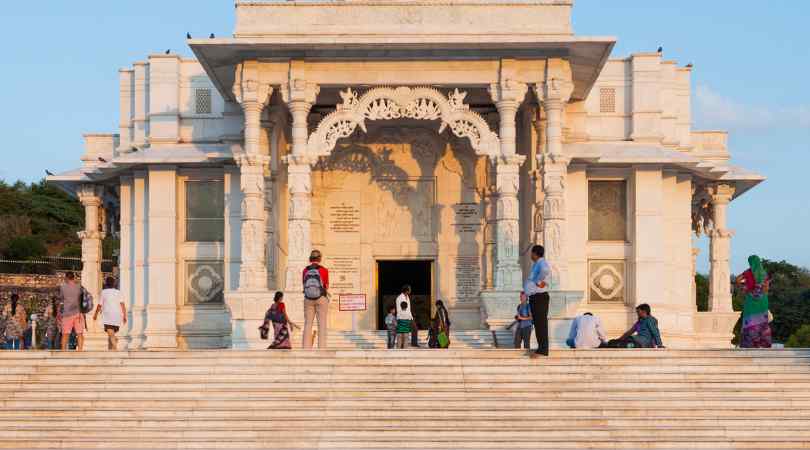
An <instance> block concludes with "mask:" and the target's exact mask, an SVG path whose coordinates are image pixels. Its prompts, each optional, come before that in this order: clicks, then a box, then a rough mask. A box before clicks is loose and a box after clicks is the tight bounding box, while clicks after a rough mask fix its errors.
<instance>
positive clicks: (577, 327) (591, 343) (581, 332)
mask: <svg viewBox="0 0 810 450" xmlns="http://www.w3.org/2000/svg"><path fill="white" fill-rule="evenodd" d="M606 342H607V335H606V334H605V329H604V328H603V327H602V321H601V320H599V318H598V317H596V316H594V315H593V314H591V313H589V312H586V313H585V314H582V315H581V316H577V317H576V318H574V321H573V322H572V323H571V332H570V333H568V339H567V340H566V341H565V343H566V344H568V346H569V347H571V348H580V349H582V348H599V347H600V346H602V344H604V343H606Z"/></svg>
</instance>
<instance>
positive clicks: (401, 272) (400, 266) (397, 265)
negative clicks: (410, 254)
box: [377, 260, 433, 330]
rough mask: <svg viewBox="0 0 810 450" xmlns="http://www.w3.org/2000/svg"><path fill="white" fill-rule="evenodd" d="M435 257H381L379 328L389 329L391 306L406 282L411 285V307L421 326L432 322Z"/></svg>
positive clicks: (378, 304)
mask: <svg viewBox="0 0 810 450" xmlns="http://www.w3.org/2000/svg"><path fill="white" fill-rule="evenodd" d="M432 265H433V261H430V260H428V261H377V329H378V330H384V329H385V316H386V315H387V314H388V308H389V307H391V306H392V305H394V302H395V301H396V299H397V297H398V296H399V294H400V293H401V292H402V286H404V285H406V284H410V285H411V308H412V309H413V311H412V312H413V316H414V320H416V323H417V325H418V326H419V329H420V330H426V329H428V327H429V325H430V312H431V311H430V310H431V306H432V302H431V297H432V294H433V288H432V287H433V273H432Z"/></svg>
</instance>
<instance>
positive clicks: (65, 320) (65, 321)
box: [62, 314, 84, 335]
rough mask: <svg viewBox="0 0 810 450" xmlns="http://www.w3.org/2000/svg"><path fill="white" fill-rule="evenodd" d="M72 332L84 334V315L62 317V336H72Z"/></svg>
mask: <svg viewBox="0 0 810 450" xmlns="http://www.w3.org/2000/svg"><path fill="white" fill-rule="evenodd" d="M71 330H73V331H76V335H80V334H82V333H84V314H74V315H72V316H67V317H62V334H70V332H71Z"/></svg>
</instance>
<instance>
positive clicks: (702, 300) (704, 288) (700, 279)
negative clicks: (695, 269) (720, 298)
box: [695, 273, 709, 311]
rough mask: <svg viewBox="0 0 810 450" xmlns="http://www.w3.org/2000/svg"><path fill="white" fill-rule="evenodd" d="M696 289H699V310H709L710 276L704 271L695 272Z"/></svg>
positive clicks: (697, 300)
mask: <svg viewBox="0 0 810 450" xmlns="http://www.w3.org/2000/svg"><path fill="white" fill-rule="evenodd" d="M695 289H696V291H697V299H696V302H697V310H698V311H708V310H709V277H707V276H706V275H703V274H702V273H696V274H695Z"/></svg>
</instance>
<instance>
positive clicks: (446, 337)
mask: <svg viewBox="0 0 810 450" xmlns="http://www.w3.org/2000/svg"><path fill="white" fill-rule="evenodd" d="M433 327H434V329H433V333H434V335H435V340H436V348H448V347H450V313H449V312H448V311H447V308H446V307H445V306H444V302H443V301H441V300H436V315H435V316H434V317H433Z"/></svg>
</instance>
